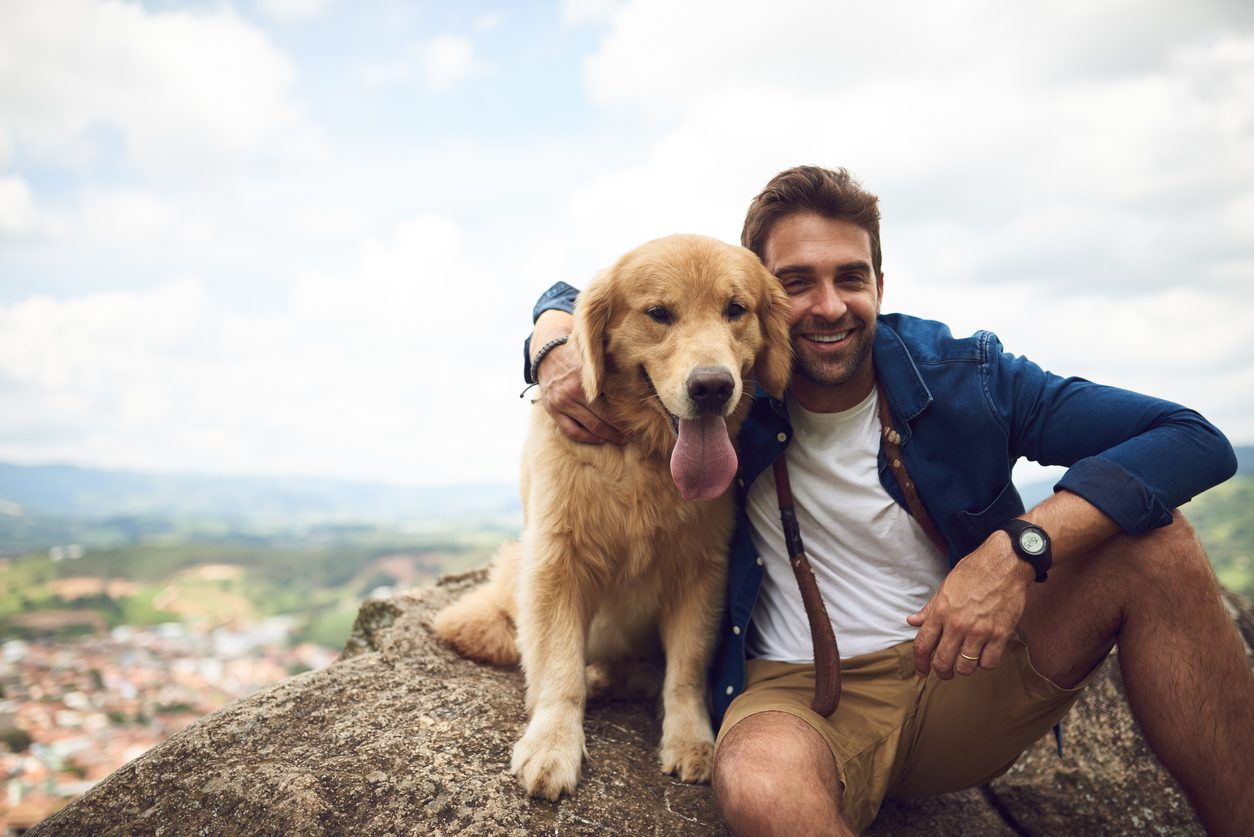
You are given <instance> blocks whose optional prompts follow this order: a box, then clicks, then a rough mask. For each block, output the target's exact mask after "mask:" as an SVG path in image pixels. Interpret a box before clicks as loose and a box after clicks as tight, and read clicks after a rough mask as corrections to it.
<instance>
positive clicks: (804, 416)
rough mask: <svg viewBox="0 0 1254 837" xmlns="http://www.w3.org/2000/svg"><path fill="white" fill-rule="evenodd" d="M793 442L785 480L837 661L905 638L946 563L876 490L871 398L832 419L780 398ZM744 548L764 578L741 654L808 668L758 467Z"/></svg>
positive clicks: (807, 640) (876, 430) (770, 483)
mask: <svg viewBox="0 0 1254 837" xmlns="http://www.w3.org/2000/svg"><path fill="white" fill-rule="evenodd" d="M787 405H788V414H789V416H790V417H791V419H792V425H793V439H792V441H791V442H790V443H789V445H788V451H787V454H786V455H787V457H788V478H789V483H790V485H791V486H792V493H793V499H794V501H795V503H796V507H797V522H798V523H799V524H800V526H801V538H802V541H803V543H804V544H805V549H806V556H807V557H808V558H809V560H810V566H811V567H812V568H813V569H814V575H815V578H816V579H817V580H818V585H819V590H820V592H822V594H823V601H824V602H825V603H826V605H827V613H828V616H829V617H830V618H831V620H832V628H833V630H834V631H835V632H836V644H837V645H838V646H839V648H840V656H841V657H842V658H844V659H848V658H849V657H855V656H858V655H860V654H868V653H871V652H873V651H880V650H883V649H885V648H888V647H890V646H893V645H896V644H897V643H899V642H902V641H904V640H909V639H913V638H914V635H915V633H916V629H915V628H912V627H911V626H910V625H908V624H907V623H906V616H908V615H909V614H911V613H914V612H915V611H917V610H918V609H919V608H921V607H923V605H925V604H926V603H927V601H928V599H930V598H931V597H932V594H933V593H934V592H935V591H936V588H937V587H938V586H940V582H941V579H942V578H944V575H945V570H946V565H945V557H944V556H943V555H941V553H940V551H939V550H938V549H937V548H936V547H935V546H934V545H933V544H932V542H931V541H930V540H928V538H927V535H925V534H924V533H923V530H922V528H920V527H919V525H918V524H917V523H915V521H914V518H913V517H911V516H910V515H909V513H908V512H906V510H905V509H903V508H902V507H901V506H899V505H898V504H897V503H896V502H895V501H894V500H893V498H892V497H890V496H889V494H888V492H887V491H885V490H884V487H883V486H882V485H880V480H879V470H878V466H877V461H876V460H877V455H878V453H879V439H880V435H879V434H880V421H879V413H878V410H877V409H876V397H875V391H874V390H872V392H871V394H870V395H869V396H867V398H866V399H865V400H864V401H863V402H862V403H861V404H859V405H858V406H856V407H854V408H852V409H850V410H846V411H844V412H840V413H811V412H809V411H807V410H804V409H802V408H801V406H800V405H798V404H797V402H796V401H795V400H794V399H793V398H792V396H791V394H789V396H788V401H787ZM748 514H749V521H750V523H751V524H752V531H753V542H754V545H755V546H756V547H757V550H758V554H759V555H761V556H762V559H763V565H764V569H765V575H764V577H763V580H762V587H761V590H760V591H759V592H758V600H757V602H756V603H755V605H754V609H753V620H752V621H753V630H752V631H751V632H750V636H749V654H750V656H752V657H759V658H763V659H767V660H778V661H781V662H810V661H812V660H813V659H814V647H813V643H812V640H811V637H810V623H809V622H808V621H807V620H806V614H805V606H804V605H803V604H802V601H801V592H800V590H799V589H798V587H797V579H796V576H794V575H793V571H792V566H791V564H790V563H789V560H788V555H787V550H786V549H785V546H784V535H783V530H782V527H781V525H780V522H779V500H778V498H777V497H776V494H775V475H774V473H773V471H772V470H771V469H769V468H768V469H767V470H766V471H765V472H764V473H763V474H762V475H761V476H760V477H758V479H757V480H756V481H755V482H754V484H753V486H752V487H751V489H750V491H749V498H748Z"/></svg>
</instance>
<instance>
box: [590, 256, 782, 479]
mask: <svg viewBox="0 0 1254 837" xmlns="http://www.w3.org/2000/svg"><path fill="white" fill-rule="evenodd" d="M574 339H575V342H576V344H577V345H578V346H579V348H580V351H581V352H582V353H583V386H584V390H585V393H586V395H587V397H588V398H589V399H593V398H596V397H598V396H599V395H602V394H604V395H607V396H608V397H610V399H611V401H612V402H613V403H614V406H615V408H616V409H617V411H618V412H619V414H620V417H621V418H622V419H623V420H624V421H625V422H626V423H627V424H628V425H629V426H630V427H631V429H633V430H637V431H645V430H647V429H648V428H649V427H652V428H653V429H654V430H655V431H656V429H657V428H658V427H659V426H661V427H662V428H663V429H666V428H667V427H669V428H670V433H673V434H674V435H672V436H670V438H674V439H675V445H674V450H673V453H672V456H671V474H672V476H673V477H674V478H675V483H676V485H678V487H679V489H680V491H681V492H682V493H683V495H684V497H686V498H688V499H710V498H712V497H716V496H718V495H719V494H722V493H723V491H724V490H726V488H727V485H728V484H729V483H730V482H731V479H732V477H733V476H734V475H735V471H736V457H735V452H734V451H733V449H732V446H731V442H730V440H729V438H728V435H729V428H728V426H727V425H728V422H729V421H730V422H732V428H731V429H730V432H733V433H734V432H735V430H736V429H738V428H739V424H740V421H741V420H743V418H744V415H745V413H746V412H747V411H748V396H749V395H750V393H749V392H747V391H746V387H747V386H748V381H749V379H751V378H753V379H756V380H757V382H758V384H759V385H761V387H762V388H763V389H764V390H766V391H767V392H769V393H771V394H772V395H775V396H780V395H782V393H783V391H784V388H785V387H786V386H787V384H788V376H789V373H790V371H791V363H792V348H791V344H790V341H789V335H788V298H787V295H786V294H785V293H784V292H783V290H782V289H781V287H780V285H779V281H778V280H777V279H776V278H775V277H774V276H772V275H771V274H770V273H769V272H768V271H767V270H766V268H764V267H763V266H762V263H761V262H760V261H758V258H757V256H755V255H753V253H751V252H749V251H748V250H745V249H744V248H741V247H736V246H733V245H730V244H724V243H723V242H720V241H716V240H715V239H712V238H706V237H704V236H695V235H674V236H669V237H667V238H660V239H657V240H656V241H651V242H649V243H647V244H645V245H643V246H641V247H638V248H636V249H635V250H632V251H631V252H630V253H627V254H626V255H625V256H623V257H622V258H621V259H619V261H618V262H617V263H616V264H615V265H614V266H613V267H611V268H610V269H609V270H607V271H605V272H604V273H602V274H601V275H600V276H598V277H597V278H596V279H595V280H593V281H592V282H591V283H590V284H589V285H588V287H587V289H585V290H584V291H583V293H581V294H580V296H579V301H578V303H577V304H576V309H575V333H574ZM668 435H669V434H668ZM676 437H677V438H676Z"/></svg>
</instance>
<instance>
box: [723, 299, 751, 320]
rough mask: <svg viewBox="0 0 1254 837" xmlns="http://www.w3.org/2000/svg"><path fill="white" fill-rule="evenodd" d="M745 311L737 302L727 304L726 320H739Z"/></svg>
mask: <svg viewBox="0 0 1254 837" xmlns="http://www.w3.org/2000/svg"><path fill="white" fill-rule="evenodd" d="M746 310H747V309H746V308H745V307H744V306H743V305H741V304H740V303H739V302H729V303H728V304H727V319H729V320H739V319H740V318H741V317H743V316H744V315H745V311H746Z"/></svg>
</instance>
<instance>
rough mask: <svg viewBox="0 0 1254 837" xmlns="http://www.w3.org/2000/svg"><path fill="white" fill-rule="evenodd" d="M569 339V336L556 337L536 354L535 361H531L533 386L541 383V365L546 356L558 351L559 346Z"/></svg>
mask: <svg viewBox="0 0 1254 837" xmlns="http://www.w3.org/2000/svg"><path fill="white" fill-rule="evenodd" d="M569 339H570V337H569V335H568V336H566V337H554V338H553V339H552V340H550V341H549V342H547V343H545V344H544V345H543V346H541V347H540V351H538V352H536V357H535V360H533V361H531V382H532V383H533V384H538V383H540V377H539V375H540V363H541V362H542V361H543V360H544V356H545V355H547V354H548V353H549V352H551V351H553V350H554V349H556V348H557V347H558V346H561V345H563V344H564V343H565V342H566V341H567V340H569Z"/></svg>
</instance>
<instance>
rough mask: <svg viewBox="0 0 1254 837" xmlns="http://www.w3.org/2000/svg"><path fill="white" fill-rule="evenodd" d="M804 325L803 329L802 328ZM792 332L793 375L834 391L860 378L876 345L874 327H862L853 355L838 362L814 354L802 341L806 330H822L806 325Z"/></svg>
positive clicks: (846, 354) (810, 324)
mask: <svg viewBox="0 0 1254 837" xmlns="http://www.w3.org/2000/svg"><path fill="white" fill-rule="evenodd" d="M802 325H804V328H803V327H802ZM802 325H799V326H797V327H795V328H794V329H793V339H792V343H793V357H794V364H793V375H794V376H800V377H802V378H805V379H806V380H807V381H809V382H810V383H812V384H815V385H817V386H820V387H826V388H835V387H839V386H841V385H843V384H845V383H848V382H849V380H850V379H851V378H852V377H853V376H854V375H855V374H857V372H858V370H859V369H861V368H862V365H863V364H864V363H866V362H867V358H868V357H869V356H870V354H871V347H872V346H873V345H874V343H875V324H874V322H872V323H871V324H870V325H867V324H866V323H859V329H858V331H857V336H856V338H855V340H856V341H857V342H856V344H855V345H854V346H853V347H851V349H850V351H848V352H846V353H844V354H843V356H842V357H839V358H825V357H822V356H821V355H818V354H817V353H811V352H810V351H809V346H807V345H806V343H805V341H804V340H803V339H802V338H801V336H800V334H801V333H802V332H804V331H806V330H815V331H818V330H821V329H816V328H814V324H813V323H805V324H802Z"/></svg>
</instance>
